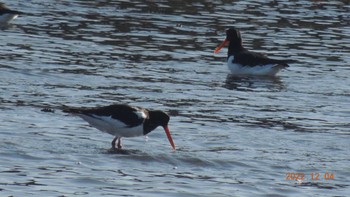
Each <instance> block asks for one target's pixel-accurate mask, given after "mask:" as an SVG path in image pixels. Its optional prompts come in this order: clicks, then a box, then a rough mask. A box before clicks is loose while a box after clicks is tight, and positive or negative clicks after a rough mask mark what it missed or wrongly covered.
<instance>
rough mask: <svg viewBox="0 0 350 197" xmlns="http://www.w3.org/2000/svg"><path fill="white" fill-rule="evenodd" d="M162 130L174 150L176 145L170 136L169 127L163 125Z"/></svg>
mask: <svg viewBox="0 0 350 197" xmlns="http://www.w3.org/2000/svg"><path fill="white" fill-rule="evenodd" d="M164 130H165V133H166V135H167V137H168V140H169V142H170V144H171V146H172V147H173V149H174V150H176V147H175V144H174V141H173V138H172V137H171V135H170V131H169V128H168V127H167V126H165V127H164Z"/></svg>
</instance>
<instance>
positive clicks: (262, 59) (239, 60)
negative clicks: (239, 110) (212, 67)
mask: <svg viewBox="0 0 350 197" xmlns="http://www.w3.org/2000/svg"><path fill="white" fill-rule="evenodd" d="M227 43H229V46H228V57H227V65H228V67H229V69H230V71H231V73H232V74H234V75H268V76H274V75H276V73H278V72H279V71H280V70H281V69H283V68H286V67H288V64H287V63H290V62H293V61H291V60H276V59H270V58H268V57H266V56H265V55H263V54H261V53H255V52H251V51H248V50H247V49H245V48H244V47H243V45H242V37H241V33H240V32H239V30H238V29H235V28H229V29H228V30H226V39H225V40H224V41H223V42H222V43H221V44H220V45H219V46H218V47H217V48H216V49H215V51H214V53H218V52H219V51H220V50H221V49H222V48H223V47H224V46H225V45H226V44H227Z"/></svg>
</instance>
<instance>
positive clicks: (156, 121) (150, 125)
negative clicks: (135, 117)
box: [144, 110, 170, 135]
mask: <svg viewBox="0 0 350 197" xmlns="http://www.w3.org/2000/svg"><path fill="white" fill-rule="evenodd" d="M148 113H149V118H148V119H147V120H146V122H145V128H144V135H146V134H147V133H149V132H151V131H153V130H154V129H156V128H157V127H158V126H162V127H163V128H165V127H167V126H168V123H169V120H170V117H169V116H168V114H166V113H165V112H163V111H160V110H154V111H149V112H148Z"/></svg>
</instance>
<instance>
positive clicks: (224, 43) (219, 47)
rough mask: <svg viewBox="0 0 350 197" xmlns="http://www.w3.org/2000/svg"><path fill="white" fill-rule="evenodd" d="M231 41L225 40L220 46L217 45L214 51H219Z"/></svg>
mask: <svg viewBox="0 0 350 197" xmlns="http://www.w3.org/2000/svg"><path fill="white" fill-rule="evenodd" d="M229 42H230V41H228V40H226V39H225V40H224V41H223V42H222V43H221V44H220V45H219V46H218V47H216V49H215V51H214V53H219V51H220V50H221V49H222V47H224V46H225V45H226V44H227V43H229Z"/></svg>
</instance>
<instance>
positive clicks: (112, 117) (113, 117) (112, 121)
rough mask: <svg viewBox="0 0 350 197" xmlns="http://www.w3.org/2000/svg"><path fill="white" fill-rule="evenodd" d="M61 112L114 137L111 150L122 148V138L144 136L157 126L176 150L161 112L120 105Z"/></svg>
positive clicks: (165, 119) (164, 115) (167, 118)
mask: <svg viewBox="0 0 350 197" xmlns="http://www.w3.org/2000/svg"><path fill="white" fill-rule="evenodd" d="M63 111H64V112H67V113H72V114H76V115H78V116H80V117H81V118H82V119H84V120H85V121H87V122H88V123H89V124H90V125H91V126H93V127H95V128H97V129H98V130H101V131H103V132H106V133H109V134H111V135H113V136H115V138H114V139H113V141H112V149H121V148H122V146H121V138H122V137H135V136H141V135H146V134H148V133H149V132H151V131H153V130H154V129H156V128H157V127H158V126H162V127H163V128H164V130H165V133H166V135H167V137H168V140H169V142H170V144H171V146H172V147H173V149H174V150H175V149H176V148H175V144H174V142H173V139H172V137H171V135H170V131H169V128H168V122H169V120H170V117H169V116H168V115H167V114H166V113H164V112H163V111H159V110H148V109H145V108H142V107H135V106H129V105H122V104H115V105H110V106H106V107H97V108H90V109H73V108H72V109H66V110H63ZM116 143H117V146H116Z"/></svg>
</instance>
